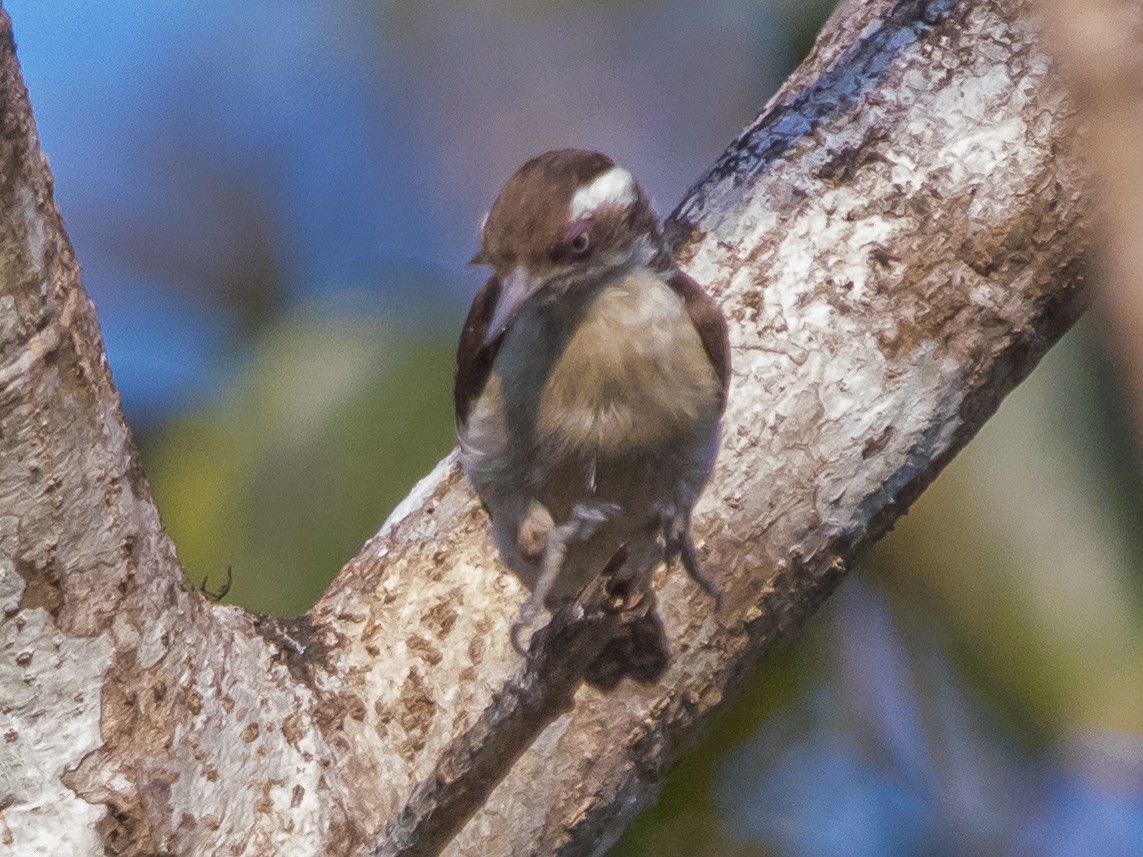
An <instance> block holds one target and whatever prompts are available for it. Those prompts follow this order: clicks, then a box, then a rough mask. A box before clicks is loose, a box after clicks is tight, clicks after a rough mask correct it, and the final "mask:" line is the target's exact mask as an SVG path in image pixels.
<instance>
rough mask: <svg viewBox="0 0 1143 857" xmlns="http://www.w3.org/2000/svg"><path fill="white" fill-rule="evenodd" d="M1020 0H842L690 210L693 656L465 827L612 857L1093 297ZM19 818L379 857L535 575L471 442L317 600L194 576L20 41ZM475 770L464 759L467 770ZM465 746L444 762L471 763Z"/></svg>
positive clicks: (519, 769) (204, 844)
mask: <svg viewBox="0 0 1143 857" xmlns="http://www.w3.org/2000/svg"><path fill="white" fill-rule="evenodd" d="M1027 6H1028V4H1027V3H1024V2H1019V0H1006V2H980V0H964V2H954V1H953V0H929V2H922V0H900V2H890V0H870V2H858V0H843V2H842V4H841V6H840V7H839V9H838V11H837V12H836V13H835V14H834V16H833V17H832V18H831V20H830V22H829V23H828V24H827V26H826V28H825V31H824V32H823V34H822V36H821V38H820V39H819V42H818V44H817V46H816V47H815V49H814V52H813V53H812V55H811V56H810V57H809V59H808V60H807V61H806V62H805V63H804V64H803V66H802V67H801V68H800V69H799V70H798V71H797V72H796V73H795V74H794V76H793V77H792V78H791V79H790V81H789V82H788V83H787V84H786V85H785V86H784V87H783V88H782V90H781V91H780V92H779V93H778V95H777V96H775V98H774V99H773V100H772V101H771V103H770V104H769V105H768V106H767V107H766V109H765V110H764V111H763V113H762V114H761V116H760V117H759V118H758V119H757V120H756V121H755V122H754V123H753V124H752V125H750V126H749V127H748V128H747V129H746V130H745V131H744V132H743V134H742V136H741V137H740V138H739V139H738V140H736V141H735V142H734V144H733V145H732V146H731V148H730V149H729V150H728V151H727V153H726V154H725V155H724V156H723V157H722V159H721V160H719V162H718V163H717V164H716V165H715V166H714V168H713V169H712V170H711V172H710V173H709V174H708V175H707V176H706V177H705V178H704V179H703V180H702V181H701V182H700V183H699V184H698V185H697V186H696V187H695V188H694V190H693V191H692V192H691V194H690V195H689V196H688V198H687V199H686V200H685V201H684V203H683V204H682V205H681V207H680V208H679V210H678V211H677V212H676V214H675V215H674V216H673V217H672V220H671V224H670V234H671V236H672V240H673V241H674V243H675V245H676V247H677V248H678V249H679V252H680V257H681V259H682V260H683V262H684V266H685V267H686V269H687V270H688V271H689V272H690V273H691V274H692V275H693V276H694V277H695V278H696V279H697V280H699V282H701V283H703V284H704V285H706V286H707V287H708V288H709V289H710V290H711V291H712V292H713V293H714V294H715V295H716V296H717V298H718V299H719V300H720V301H721V303H722V305H723V306H724V308H725V309H726V311H727V314H728V316H729V318H730V322H731V338H732V343H733V346H734V349H735V354H734V362H735V373H736V374H735V378H734V382H733V385H732V390H731V400H730V405H729V408H728V411H727V416H726V427H725V440H724V449H723V454H722V457H721V459H720V463H719V466H718V470H717V472H716V475H715V478H714V480H713V482H712V484H711V486H710V488H709V490H708V492H707V495H706V497H705V498H704V500H703V501H702V503H701V504H700V507H699V510H698V516H697V533H698V535H699V537H700V538H701V540H702V544H701V546H700V555H701V558H702V560H703V562H704V564H705V567H706V569H707V570H708V571H709V572H710V573H711V574H712V575H713V576H715V577H716V579H717V580H718V581H719V583H720V585H721V586H722V589H723V592H724V597H723V606H722V609H721V611H720V612H719V613H718V615H714V613H713V612H712V610H711V606H710V601H709V599H707V598H706V597H705V596H704V595H703V594H702V593H701V592H699V591H698V590H697V588H696V587H695V586H694V585H693V584H692V583H691V582H690V581H689V580H687V579H686V577H685V575H683V574H681V573H675V574H660V575H659V577H658V578H657V580H656V589H657V595H658V599H659V610H660V613H661V615H662V617H663V620H664V624H665V627H666V631H667V635H668V637H669V642H670V647H671V651H672V653H673V661H672V662H671V664H670V667H669V669H668V670H667V673H666V674H665V675H664V676H663V677H662V678H661V679H660V680H659V681H658V682H656V683H655V684H653V685H651V686H639V685H635V684H633V683H631V682H624V683H623V684H621V685H620V686H619V688H618V689H616V690H615V691H612V692H602V691H599V690H595V689H592V688H589V687H585V686H581V687H580V688H579V689H578V691H577V692H576V696H575V701H574V708H573V709H572V710H571V711H569V712H567V713H564V714H562V715H560V716H558V717H557V718H556V719H555V720H554V721H553V722H551V724H550V725H548V726H547V727H546V728H545V729H544V730H543V731H542V733H541V734H540V735H539V737H538V738H537V739H536V740H535V742H534V743H532V744H531V746H530V747H529V748H528V749H527V750H526V752H524V753H523V755H522V756H520V757H519V759H518V760H516V762H515V763H514V764H512V765H511V768H510V770H508V771H507V773H506V776H505V777H504V779H503V780H502V781H501V782H500V783H499V785H497V786H496V787H495V789H494V790H493V791H492V793H491V795H490V796H489V797H488V799H487V801H485V802H484V803H483V804H482V805H481V806H480V808H479V809H477V811H476V813H475V814H474V815H473V817H472V818H471V819H470V820H469V821H468V823H467V824H466V825H465V826H464V827H463V829H462V830H461V831H460V833H459V835H458V836H457V838H456V839H455V840H453V841H452V843H451V844H450V845H449V846H448V847H447V848H446V850H445V852H444V853H446V854H450V855H461V854H481V855H501V854H503V855H507V854H565V855H573V854H575V855H581V854H592V853H601V852H602V851H603V850H605V849H606V847H607V846H608V844H609V843H611V842H612V841H613V840H614V839H615V838H616V837H617V836H618V834H619V833H620V831H621V830H622V829H623V827H624V826H625V824H626V823H627V822H628V821H629V820H630V819H631V818H632V817H633V816H634V815H635V813H637V812H638V811H639V810H640V809H641V808H642V807H644V806H646V805H647V804H648V803H649V802H651V801H652V800H653V799H654V797H655V793H656V789H657V787H658V783H659V781H660V777H661V775H662V773H663V771H664V769H665V768H666V767H667V766H669V765H670V764H671V763H672V762H673V761H674V760H675V759H677V758H678V756H679V754H680V753H681V752H682V751H683V750H684V749H685V747H686V745H687V744H688V743H689V742H690V741H691V740H692V738H693V736H694V735H695V734H696V730H698V729H700V728H701V727H702V725H703V723H704V722H705V721H706V720H707V719H708V717H709V716H710V714H711V712H712V711H713V710H714V709H715V708H716V707H717V706H718V704H719V703H720V702H721V701H722V700H723V699H724V698H725V697H726V695H727V694H728V693H730V692H732V691H733V690H734V689H735V687H736V686H737V685H738V684H739V681H740V679H741V677H742V676H743V674H744V673H745V672H746V671H747V670H748V669H749V668H750V666H751V665H753V664H755V663H756V662H757V659H758V657H759V656H760V655H761V654H762V653H764V652H765V651H766V649H767V648H768V647H769V646H770V645H771V643H772V642H773V641H774V640H775V638H776V637H778V636H779V635H780V634H781V633H782V632H783V631H785V630H787V629H789V628H791V627H793V626H796V625H798V624H799V623H801V622H803V621H805V619H806V618H807V617H808V616H809V615H810V614H811V613H812V612H813V610H814V608H815V607H816V606H817V605H818V604H819V603H820V602H821V601H822V600H823V599H824V598H825V597H826V596H827V595H828V594H829V593H830V591H831V590H832V589H833V587H834V586H835V585H836V584H837V582H838V581H839V580H840V579H841V578H842V576H843V575H844V571H845V569H846V568H847V567H848V566H849V565H850V564H851V563H852V561H853V559H854V558H855V557H856V556H857V555H858V554H859V553H860V552H861V550H862V549H863V548H865V547H866V546H867V545H868V544H870V543H871V541H872V540H874V539H876V538H877V537H878V536H880V535H881V534H882V533H883V532H884V531H885V530H886V528H887V527H889V526H890V525H891V524H892V522H893V520H894V519H895V518H896V517H897V516H898V515H899V514H901V513H902V512H903V511H904V509H905V508H906V506H907V505H908V504H909V502H911V501H912V500H913V499H914V498H915V497H916V496H917V494H918V493H919V492H920V491H921V490H922V489H923V488H924V486H925V485H926V484H927V483H928V482H929V481H930V480H932V479H933V477H934V476H935V475H936V473H937V472H938V471H939V469H940V468H941V466H942V465H943V464H944V463H945V462H947V461H948V460H949V458H950V457H951V456H952V455H953V454H955V452H956V450H957V449H959V448H960V447H961V446H962V445H963V444H964V443H965V442H966V441H967V440H968V439H969V438H970V437H971V436H972V434H973V433H974V432H975V431H976V430H977V429H978V428H979V427H980V426H981V424H982V423H983V421H984V420H985V419H986V418H987V417H988V416H989V415H990V414H991V413H992V412H993V410H994V409H995V408H996V406H997V404H998V403H999V401H1000V399H1001V397H1002V396H1003V395H1004V394H1005V393H1006V392H1008V391H1009V390H1010V389H1011V388H1012V387H1013V386H1014V385H1015V384H1016V383H1018V382H1019V381H1020V379H1021V378H1023V377H1024V376H1025V375H1026V374H1027V373H1028V372H1029V371H1030V370H1031V368H1032V366H1033V365H1034V364H1035V363H1036V361H1037V360H1038V359H1039V357H1040V356H1041V355H1042V354H1043V353H1044V352H1045V350H1046V349H1047V348H1048V347H1049V345H1050V344H1051V343H1052V342H1053V341H1054V340H1055V339H1056V338H1057V337H1058V336H1059V335H1060V334H1061V333H1062V332H1063V331H1064V330H1065V329H1066V328H1067V327H1068V326H1069V325H1070V324H1071V322H1072V321H1073V320H1074V319H1075V317H1076V316H1077V314H1078V312H1079V311H1080V305H1081V300H1080V290H1079V288H1078V285H1079V279H1080V275H1079V270H1080V264H1081V256H1082V252H1083V246H1084V230H1083V229H1082V227H1081V210H1080V205H1079V198H1080V187H1079V184H1080V182H1079V179H1078V172H1077V170H1076V169H1075V168H1074V164H1073V163H1072V160H1071V159H1070V156H1069V155H1068V146H1067V145H1065V144H1066V141H1067V137H1068V134H1069V131H1068V122H1067V120H1068V115H1067V114H1068V110H1067V109H1066V106H1065V103H1064V101H1063V99H1062V96H1061V94H1060V89H1059V87H1058V86H1057V85H1056V83H1055V81H1054V78H1053V76H1052V74H1051V73H1050V70H1049V67H1048V63H1047V61H1046V59H1045V56H1044V54H1043V53H1042V51H1041V49H1040V48H1039V46H1038V44H1037V38H1036V35H1035V31H1034V30H1033V27H1032V25H1031V23H1030V22H1029V21H1028V20H1027V18H1026V17H1025V14H1026V12H1027ZM0 75H2V77H3V80H2V81H0V84H2V86H0V165H2V168H0V241H2V252H0V687H2V688H3V691H2V693H0V734H2V735H3V743H2V744H0V747H2V748H3V749H2V750H0V842H2V843H3V844H4V845H6V846H10V847H12V848H13V849H14V851H15V853H20V854H34V853H44V854H56V853H75V854H98V853H103V851H104V849H109V850H111V851H112V852H113V853H125V854H142V853H156V852H161V853H167V852H170V853H177V854H192V853H193V854H214V853H228V854H246V855H255V854H316V853H323V854H326V853H329V854H349V853H357V852H359V851H362V850H366V851H368V850H372V849H374V848H376V847H379V845H380V843H381V842H382V838H381V837H382V836H383V834H384V833H385V830H386V825H387V824H388V823H390V822H392V821H394V820H395V819H396V818H397V817H398V814H399V813H400V812H401V810H402V808H403V807H404V806H405V804H406V802H407V801H408V799H409V797H410V795H411V794H412V793H413V791H414V788H415V787H416V786H417V784H418V783H421V784H424V783H426V782H429V783H431V782H432V778H433V777H434V776H439V774H434V771H437V764H438V759H439V758H440V757H441V756H442V754H443V753H444V752H445V751H446V749H447V748H449V747H450V745H451V746H453V747H454V748H455V743H454V742H455V741H456V739H457V736H458V735H460V734H461V733H462V732H464V731H465V730H466V729H468V728H469V727H471V726H473V725H474V724H478V721H479V719H480V718H481V715H482V712H483V711H484V710H485V708H486V707H487V706H488V704H489V703H490V701H491V700H492V699H493V697H494V695H495V694H496V693H497V692H498V691H499V690H500V689H501V688H503V687H504V686H505V684H506V682H508V681H509V679H510V677H512V676H513V675H515V674H516V673H517V671H518V670H519V669H520V667H521V661H520V658H519V656H518V655H516V654H515V652H514V651H513V650H512V648H511V646H510V644H509V634H508V632H509V625H510V623H511V620H512V617H513V615H514V613H515V611H516V609H517V606H518V605H519V604H520V603H521V602H522V600H523V599H524V597H525V593H524V591H523V590H522V588H521V586H520V585H519V583H518V582H517V581H516V580H515V579H514V578H513V577H512V576H511V575H510V574H508V573H507V572H506V571H505V570H504V569H503V568H502V566H500V565H499V563H498V562H497V559H496V556H495V553H494V548H493V546H492V543H491V540H490V538H489V536H488V534H487V523H486V520H485V518H484V515H483V513H482V512H481V510H480V507H479V504H478V503H477V502H476V501H475V499H474V498H473V496H472V494H471V493H470V491H469V490H468V489H467V487H466V486H465V485H464V484H463V481H462V480H461V478H460V477H459V475H458V472H457V468H456V466H455V460H454V457H452V456H450V457H448V458H446V459H445V460H444V461H442V462H441V464H440V465H439V466H438V467H437V468H436V469H435V470H434V471H433V473H431V474H430V475H429V476H428V477H426V479H425V480H424V481H423V482H422V483H421V484H420V486H418V488H417V489H416V490H415V491H414V492H413V494H412V495H410V497H409V498H408V499H407V500H406V501H405V502H404V503H403V504H402V505H401V507H400V508H399V509H398V510H397V511H395V512H394V514H393V516H392V517H391V518H390V520H389V522H387V523H386V525H385V526H384V527H383V528H382V530H381V532H380V533H379V534H378V535H377V536H376V537H375V538H374V539H373V540H371V541H370V542H369V543H368V544H367V545H366V546H365V548H364V549H363V551H362V553H361V554H360V555H359V556H358V557H356V558H355V559H353V560H351V561H350V562H349V563H348V564H347V565H346V567H345V568H344V569H342V571H341V573H340V574H339V576H338V577H337V579H336V581H335V582H334V584H333V585H332V586H331V587H330V589H329V591H328V592H327V593H326V594H325V596H324V597H323V598H322V599H321V600H320V602H319V603H318V604H317V605H315V606H314V608H313V609H312V610H311V611H310V612H309V613H308V614H307V615H306V616H305V617H303V618H302V619H299V620H295V621H292V622H276V621H270V620H263V619H259V618H256V617H254V616H251V615H249V614H247V613H245V612H243V611H241V610H238V609H236V608H230V607H217V606H211V605H210V604H208V603H207V602H206V601H205V600H204V599H203V598H202V596H201V595H200V594H198V593H196V592H193V591H187V590H186V589H185V588H184V587H183V585H182V575H181V572H180V570H179V567H178V565H177V562H176V560H175V557H174V551H173V548H172V546H171V544H170V541H169V539H168V538H167V537H166V535H165V534H164V533H163V532H162V530H161V529H160V526H159V521H158V515H157V513H156V511H155V508H154V506H153V503H152V501H151V497H150V493H149V491H148V489H147V485H146V482H145V480H144V479H143V476H142V474H141V473H139V471H138V469H137V468H136V467H135V465H134V462H133V459H132V450H131V445H130V439H129V435H128V432H127V429H126V427H125V425H124V423H123V421H122V417H121V416H120V413H119V407H118V400H117V396H116V393H115V390H114V387H113V386H112V383H111V380H110V376H109V373H108V370H107V365H106V361H105V359H104V356H103V351H102V347H101V345H100V342H99V337H98V330H97V327H96V322H95V319H94V315H93V312H92V308H91V305H90V303H89V302H88V301H87V299H86V297H85V296H84V295H83V292H82V290H81V287H80V284H79V279H78V270H77V267H76V264H75V260H74V258H73V255H72V252H71V248H70V246H69V244H68V242H67V238H66V236H65V234H64V232H63V228H62V225H61V222H60V218H59V215H58V213H57V212H56V209H55V207H54V204H53V202H52V200H51V187H50V178H49V176H48V172H47V166H46V164H45V162H44V161H43V159H42V157H41V156H40V154H39V149H38V144H37V140H36V137H35V131H34V128H33V125H32V120H31V115H30V112H29V108H28V105H27V102H26V98H25V93H24V90H23V85H22V83H21V81H20V78H19V72H18V68H17V66H16V62H15V59H14V56H13V52H12V43H11V32H10V29H9V26H8V23H7V20H6V19H5V20H4V21H3V31H2V32H0ZM461 768H463V764H461ZM464 775H465V774H464V771H463V770H460V771H457V770H456V769H455V768H450V772H449V777H453V776H456V777H457V778H463V777H464Z"/></svg>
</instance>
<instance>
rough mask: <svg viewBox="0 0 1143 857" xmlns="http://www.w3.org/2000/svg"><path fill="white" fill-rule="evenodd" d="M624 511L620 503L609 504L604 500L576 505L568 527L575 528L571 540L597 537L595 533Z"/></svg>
mask: <svg viewBox="0 0 1143 857" xmlns="http://www.w3.org/2000/svg"><path fill="white" fill-rule="evenodd" d="M622 511H623V507H622V506H620V505H619V504H618V503H608V502H606V501H603V500H593V501H590V502H587V503H576V504H575V505H574V506H573V507H572V512H571V519H570V520H569V521H568V524H567V525H568V526H571V527H573V528H574V529H573V531H572V532H571V534H570V535H569V540H575V541H584V540H586V539H590V538H591V537H592V536H593V535H595V531H596V530H598V529H599V528H600V527H601V526H603V525H604V524H606V523H607V522H608V521H610V520H611V519H612V518H614V517H615V516H616V515H618V514H619V513H620V512H622Z"/></svg>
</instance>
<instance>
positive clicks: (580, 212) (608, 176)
mask: <svg viewBox="0 0 1143 857" xmlns="http://www.w3.org/2000/svg"><path fill="white" fill-rule="evenodd" d="M635 195H636V194H635V179H633V178H632V177H631V173H629V172H627V170H625V169H623V167H612V168H611V169H609V170H608V171H607V172H605V173H602V174H600V175H599V176H596V178H595V179H594V180H593V181H592V183H591V184H589V185H586V186H585V187H581V188H580V189H579V190H577V191H576V192H575V196H573V197H572V201H571V210H570V212H569V215H570V218H569V219H571V220H579V219H580V218H582V217H588V216H589V215H591V214H594V213H595V212H596V211H597V210H598V209H600V208H602V207H603V206H605V205H617V206H627V205H630V204H631V203H633V202H634V201H635Z"/></svg>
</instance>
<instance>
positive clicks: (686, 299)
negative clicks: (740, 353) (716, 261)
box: [668, 270, 730, 408]
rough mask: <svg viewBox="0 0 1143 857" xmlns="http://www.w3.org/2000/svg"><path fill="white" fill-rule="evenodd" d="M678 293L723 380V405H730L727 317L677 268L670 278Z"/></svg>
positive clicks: (716, 372)
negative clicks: (728, 403)
mask: <svg viewBox="0 0 1143 857" xmlns="http://www.w3.org/2000/svg"><path fill="white" fill-rule="evenodd" d="M668 283H669V284H670V286H671V288H672V289H674V290H675V294H677V295H678V296H679V297H681V298H682V299H683V306H685V307H686V308H687V314H688V315H690V317H691V323H692V324H694V326H695V330H697V331H698V335H699V339H701V340H702V347H703V348H704V349H706V356H707V357H709V358H710V362H711V364H712V365H713V366H714V371H715V374H716V375H718V380H719V381H721V382H722V407H723V408H725V407H726V394H727V391H728V390H729V388H730V341H729V340H728V339H727V335H726V319H725V318H723V315H722V310H721V309H719V308H718V304H716V303H715V302H714V299H713V298H712V297H711V296H710V295H708V294H707V293H706V292H705V291H704V290H703V287H702V286H700V285H699V284H698V283H696V282H695V281H694V280H692V279H691V278H690V277H689V276H687V275H686V274H684V273H683V272H682V271H678V270H676V271H675V273H674V274H672V275H671V278H670V280H668Z"/></svg>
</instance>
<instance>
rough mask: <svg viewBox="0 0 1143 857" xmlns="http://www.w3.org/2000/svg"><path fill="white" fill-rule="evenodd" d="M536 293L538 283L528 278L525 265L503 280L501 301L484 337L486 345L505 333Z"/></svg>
mask: <svg viewBox="0 0 1143 857" xmlns="http://www.w3.org/2000/svg"><path fill="white" fill-rule="evenodd" d="M535 291H536V283H535V282H534V281H533V279H532V278H531V277H530V276H528V272H527V271H526V270H525V269H524V266H523V265H517V266H516V268H515V269H514V270H513V271H512V273H511V274H509V275H508V276H507V277H505V278H504V279H503V281H502V282H501V284H500V299H499V300H498V301H496V309H495V310H494V311H493V313H492V321H490V322H489V323H488V333H487V334H486V335H485V337H484V344H485V345H487V344H488V343H489V342H492V340H494V339H496V337H498V336H499V335H500V334H502V333H503V332H504V330H505V328H507V327H508V324H509V323H510V322H511V321H512V319H513V318H515V317H516V313H517V311H518V310H519V309H520V307H521V306H522V305H523V304H524V302H525V301H526V300H528V298H530V297H531V296H532V294H533V293H534V292H535Z"/></svg>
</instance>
